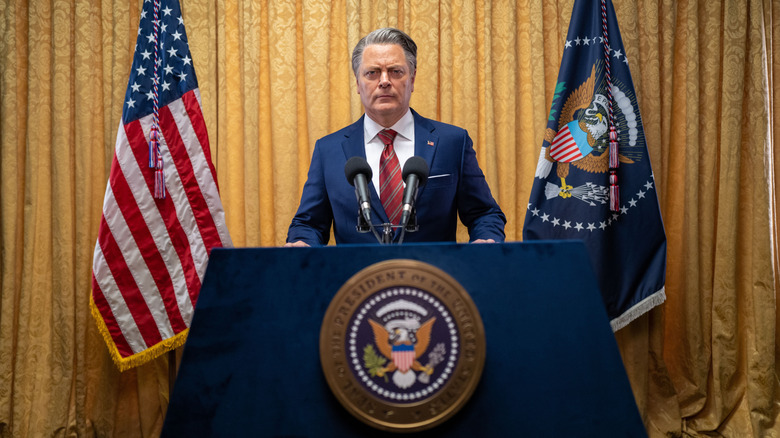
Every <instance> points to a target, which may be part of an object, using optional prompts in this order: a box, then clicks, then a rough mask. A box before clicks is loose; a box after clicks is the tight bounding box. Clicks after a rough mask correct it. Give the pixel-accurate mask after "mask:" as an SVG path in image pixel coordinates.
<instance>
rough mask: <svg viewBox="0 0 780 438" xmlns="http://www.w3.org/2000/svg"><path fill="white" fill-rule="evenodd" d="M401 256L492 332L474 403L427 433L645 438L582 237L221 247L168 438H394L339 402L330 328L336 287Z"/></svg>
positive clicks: (188, 349) (174, 399)
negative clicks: (327, 344) (454, 290)
mask: <svg viewBox="0 0 780 438" xmlns="http://www.w3.org/2000/svg"><path fill="white" fill-rule="evenodd" d="M391 259H412V260H420V261H423V262H426V263H429V264H432V265H434V266H436V267H438V268H440V269H442V270H444V271H445V272H447V273H448V274H449V275H451V276H452V277H453V278H454V279H455V280H457V281H458V282H459V283H460V284H461V285H462V286H463V287H464V288H465V289H466V290H467V291H468V293H469V294H470V295H471V297H472V300H473V301H474V303H475V304H476V306H477V308H478V309H479V312H480V315H481V317H482V321H483V324H484V327H485V336H486V342H487V353H486V359H485V367H484V371H483V374H482V378H481V381H480V383H479V386H478V387H477V389H476V391H475V393H474V395H473V396H472V398H471V399H470V400H469V402H468V403H467V404H466V405H465V406H464V407H463V409H461V410H460V411H459V412H458V413H457V414H456V415H455V416H454V417H452V418H451V419H449V420H448V421H446V422H445V423H443V424H441V425H439V426H436V427H435V428H433V429H430V430H427V431H424V432H421V433H420V435H424V436H426V437H428V436H447V437H452V436H456V437H457V436H463V437H467V436H468V437H474V436H480V437H482V436H491V437H492V436H529V437H531V436H533V437H539V436H550V437H560V436H576V437H604V436H610V437H616V436H625V437H635V436H646V431H645V429H644V426H643V424H642V420H641V418H640V415H639V412H638V410H637V407H636V404H635V402H634V399H633V394H632V392H631V388H630V385H629V382H628V378H627V376H626V373H625V370H624V368H623V364H622V361H621V358H620V354H619V351H618V348H617V344H616V342H615V339H614V336H613V333H612V330H611V328H610V325H609V321H608V319H607V314H606V311H605V310H604V307H603V304H602V300H601V295H600V292H599V290H598V287H597V285H596V279H595V276H594V274H593V271H592V268H591V266H590V262H589V261H588V256H587V253H586V250H585V247H584V245H583V244H582V243H581V242H576V241H566V242H562V241H540V242H532V243H505V244H419V245H417V244H410V245H403V246H378V245H365V246H364V245H354V246H350V245H345V246H338V247H325V248H246V249H215V250H213V251H212V253H211V258H210V261H209V266H208V269H207V272H206V276H205V279H204V282H203V286H202V289H201V293H200V298H199V301H198V304H197V308H196V311H195V315H194V318H193V322H192V327H191V329H190V333H189V338H188V340H187V344H186V346H185V349H184V353H183V356H182V363H181V366H180V369H179V374H178V377H177V380H176V383H175V386H174V390H173V393H172V396H171V401H170V404H169V407H168V413H167V417H166V420H165V424H164V427H163V434H162V435H163V436H169V437H179V436H199V437H205V436H224V437H235V436H285V437H292V436H295V437H298V436H306V437H308V436H311V437H327V436H338V437H350V436H368V435H371V436H386V435H389V434H388V433H386V432H381V431H379V430H375V429H373V428H371V427H370V426H368V425H365V424H363V423H362V422H360V421H359V420H357V419H355V418H353V417H352V416H351V415H350V414H349V413H348V412H347V411H346V410H345V409H344V408H343V407H342V406H341V405H340V404H339V402H338V400H337V399H336V397H335V396H334V395H333V394H332V393H331V391H330V388H329V387H328V385H327V383H326V381H325V377H324V375H323V372H322V369H321V366H320V358H319V332H320V328H321V325H322V321H323V317H324V315H325V311H326V309H327V308H328V305H329V303H330V300H331V299H332V298H333V296H334V294H335V293H336V292H337V291H338V290H339V288H341V286H342V285H343V284H344V283H345V282H346V281H347V280H348V279H349V278H350V277H352V276H353V275H354V274H356V273H357V272H358V271H360V270H361V269H363V268H365V267H367V266H369V265H371V264H374V263H377V262H380V261H384V260H391ZM405 435H406V436H410V435H409V434H405ZM395 436H397V435H395ZM412 436H414V434H412Z"/></svg>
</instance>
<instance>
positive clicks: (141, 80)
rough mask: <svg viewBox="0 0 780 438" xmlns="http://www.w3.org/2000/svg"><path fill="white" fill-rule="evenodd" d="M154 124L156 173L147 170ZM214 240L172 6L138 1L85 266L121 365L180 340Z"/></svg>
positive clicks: (221, 218)
mask: <svg viewBox="0 0 780 438" xmlns="http://www.w3.org/2000/svg"><path fill="white" fill-rule="evenodd" d="M155 16H156V17H157V19H155ZM158 40H159V42H160V44H159V46H157V47H155V45H156V42H157V41H158ZM155 77H158V78H159V80H157V81H156V80H155ZM155 83H156V84H157V87H155V86H154V85H155ZM155 100H156V102H157V103H156V105H155ZM155 106H157V108H158V111H157V114H155ZM155 129H159V131H158V132H159V152H160V157H161V159H162V161H161V162H160V164H161V166H159V167H161V170H162V172H156V169H155V168H154V167H150V165H152V166H154V165H155V164H156V163H157V160H156V159H150V146H149V144H150V140H151V138H152V132H153V131H154V130H155ZM152 157H153V158H154V157H155V154H154V151H152ZM155 174H157V175H155ZM156 176H157V177H158V178H160V181H161V182H162V183H163V184H164V188H165V191H164V192H162V193H160V191H159V190H158V196H155V177H156ZM160 188H161V187H159V186H158V189H160ZM223 246H227V247H229V246H232V242H231V240H230V235H229V233H228V230H227V226H226V224H225V215H224V211H223V208H222V201H221V200H220V197H219V188H218V186H217V175H216V171H215V169H214V165H213V164H212V162H211V151H210V147H209V139H208V134H207V132H206V124H205V122H204V119H203V114H202V112H201V100H200V93H199V91H198V82H197V79H196V78H195V69H194V67H193V63H192V58H191V57H190V49H189V45H188V43H187V36H186V33H185V31H184V22H183V20H182V16H181V10H180V8H179V3H178V1H177V0H146V1H145V2H144V5H143V11H142V13H141V21H140V24H139V26H138V37H137V40H136V47H135V55H134V56H133V64H132V68H131V73H130V79H129V81H128V87H127V92H126V94H125V99H124V105H123V109H122V121H121V123H120V125H119V130H118V132H117V137H116V147H115V153H114V159H113V161H112V164H111V172H110V176H109V180H108V184H107V187H106V194H105V198H104V202H103V216H102V219H101V222H100V228H99V232H98V238H97V243H96V245H95V253H94V257H93V262H92V297H91V298H92V300H91V307H92V313H93V315H94V316H95V319H96V321H97V324H98V328H99V329H100V331H101V333H102V334H103V336H104V338H105V340H106V343H107V344H108V347H109V350H110V353H111V356H112V358H113V359H114V362H115V363H116V365H117V367H118V368H119V369H120V370H126V369H129V368H132V367H135V366H138V365H141V364H143V363H145V362H147V361H149V360H151V359H154V358H155V357H157V356H159V355H160V354H163V353H165V352H167V351H169V350H171V349H173V348H176V347H177V346H180V345H182V344H183V343H184V340H185V338H186V335H187V332H188V328H189V325H190V322H191V321H192V315H193V311H194V307H195V303H196V301H197V299H198V293H199V291H200V286H201V280H202V279H203V274H204V272H205V270H206V264H207V262H208V257H209V252H210V250H211V249H212V248H214V247H223Z"/></svg>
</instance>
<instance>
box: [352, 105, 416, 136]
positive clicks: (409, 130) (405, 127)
mask: <svg viewBox="0 0 780 438" xmlns="http://www.w3.org/2000/svg"><path fill="white" fill-rule="evenodd" d="M383 129H385V128H384V127H383V126H382V125H380V124H379V123H377V122H375V121H374V120H373V119H371V117H368V114H366V117H364V118H363V131H364V134H365V136H366V143H368V141H371V140H373V139H374V137H376V135H377V134H378V133H379V131H381V130H383ZM390 129H392V130H393V131H395V132H397V133H398V135H400V136H401V137H403V138H405V139H407V140H410V141H411V140H413V138H412V136H413V135H414V116H412V110H411V109H407V110H406V114H404V115H403V117H401V119H400V120H398V121H397V122H395V124H394V125H393V126H391V127H390Z"/></svg>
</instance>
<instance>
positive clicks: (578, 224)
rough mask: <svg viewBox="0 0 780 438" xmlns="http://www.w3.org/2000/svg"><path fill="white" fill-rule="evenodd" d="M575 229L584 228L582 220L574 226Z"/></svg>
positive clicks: (580, 229)
mask: <svg viewBox="0 0 780 438" xmlns="http://www.w3.org/2000/svg"><path fill="white" fill-rule="evenodd" d="M574 229H575V230H577V231H582V230H583V229H584V227H583V226H582V222H577V225H575V226H574Z"/></svg>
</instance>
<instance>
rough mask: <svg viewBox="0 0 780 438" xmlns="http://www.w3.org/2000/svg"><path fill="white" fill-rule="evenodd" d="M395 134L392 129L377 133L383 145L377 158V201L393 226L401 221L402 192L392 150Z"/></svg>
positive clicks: (399, 174) (399, 170) (398, 170)
mask: <svg viewBox="0 0 780 438" xmlns="http://www.w3.org/2000/svg"><path fill="white" fill-rule="evenodd" d="M396 134H397V132H395V131H393V130H392V129H384V130H382V131H379V134H377V135H378V136H379V139H380V140H382V143H384V144H385V148H384V150H383V151H382V156H381V157H380V158H379V199H381V200H382V206H383V207H384V208H385V213H387V217H388V219H390V222H391V223H393V224H398V223H399V221H400V220H401V198H402V197H403V192H404V182H403V179H402V178H401V164H400V163H399V162H398V156H396V155H395V150H394V149H393V139H394V138H395V135H396Z"/></svg>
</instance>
